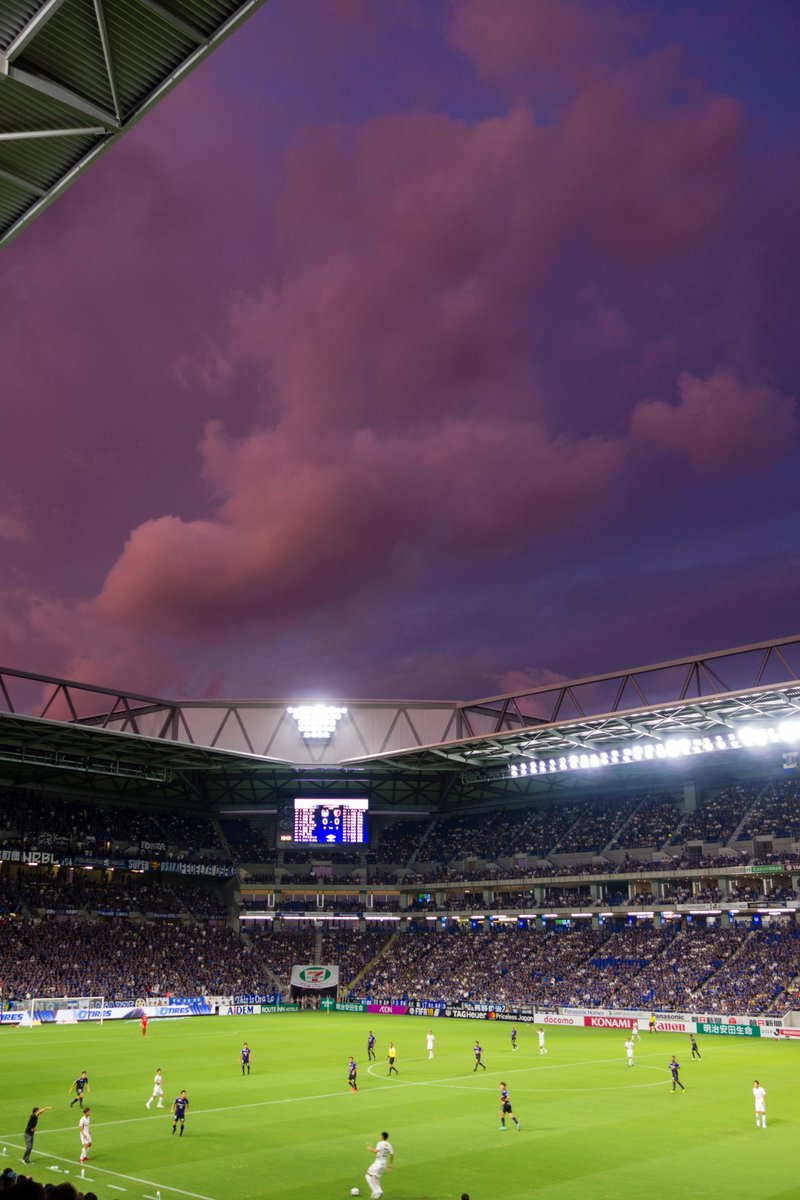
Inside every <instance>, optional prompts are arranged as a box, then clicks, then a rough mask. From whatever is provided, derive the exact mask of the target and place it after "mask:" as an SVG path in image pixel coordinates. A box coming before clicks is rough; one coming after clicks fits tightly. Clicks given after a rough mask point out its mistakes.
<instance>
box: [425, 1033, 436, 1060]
mask: <svg viewBox="0 0 800 1200" xmlns="http://www.w3.org/2000/svg"><path fill="white" fill-rule="evenodd" d="M434 1040H435V1039H434V1034H433V1030H432V1029H429V1030H428V1032H427V1033H426V1035H425V1049H426V1050H427V1051H428V1058H433V1043H434Z"/></svg>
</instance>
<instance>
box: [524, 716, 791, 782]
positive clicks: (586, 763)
mask: <svg viewBox="0 0 800 1200" xmlns="http://www.w3.org/2000/svg"><path fill="white" fill-rule="evenodd" d="M798 742H800V721H782V722H781V723H780V725H775V726H766V727H764V726H753V725H750V726H748V725H744V726H742V727H741V728H739V729H737V731H736V732H735V733H732V732H730V733H724V734H722V733H717V734H714V736H713V737H672V738H665V739H664V740H663V741H649V742H634V743H632V744H630V745H627V746H620V747H612V748H611V749H609V750H583V751H580V752H576V753H574V754H562V755H559V756H558V757H553V758H539V759H536V758H531V759H524V760H522V761H521V762H514V763H510V764H509V767H508V773H507V778H509V779H524V778H525V777H526V776H540V775H555V774H559V773H561V772H564V771H587V770H595V769H597V768H602V767H616V766H626V765H630V764H635V763H643V762H655V761H658V760H664V759H679V758H689V757H691V756H692V755H698V754H714V753H717V752H719V751H723V750H748V749H759V748H764V747H768V746H794V745H797V744H798Z"/></svg>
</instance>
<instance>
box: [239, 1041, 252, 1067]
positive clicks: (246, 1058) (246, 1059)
mask: <svg viewBox="0 0 800 1200" xmlns="http://www.w3.org/2000/svg"><path fill="white" fill-rule="evenodd" d="M241 1057H242V1074H243V1075H244V1074H245V1073H246V1074H248V1075H249V1074H250V1047H249V1046H248V1044H247V1042H245V1044H244V1045H243V1046H242V1055H241Z"/></svg>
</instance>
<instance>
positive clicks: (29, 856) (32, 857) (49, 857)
mask: <svg viewBox="0 0 800 1200" xmlns="http://www.w3.org/2000/svg"><path fill="white" fill-rule="evenodd" d="M0 860H1V861H2V862H26V863H57V862H60V861H61V859H60V858H59V856H58V855H57V854H52V853H51V852H50V851H49V850H5V849H3V850H0Z"/></svg>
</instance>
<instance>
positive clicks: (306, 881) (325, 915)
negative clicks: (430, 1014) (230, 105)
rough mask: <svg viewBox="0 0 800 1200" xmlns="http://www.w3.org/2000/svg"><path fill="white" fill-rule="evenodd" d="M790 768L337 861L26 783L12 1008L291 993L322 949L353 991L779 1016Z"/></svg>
mask: <svg viewBox="0 0 800 1200" xmlns="http://www.w3.org/2000/svg"><path fill="white" fill-rule="evenodd" d="M777 770H780V771H781V772H783V770H784V768H783V764H782V763H781V764H778V765H777V768H775V767H774V768H773V769H772V770H771V771H769V772H767V775H768V776H771V777H763V778H758V779H752V778H751V779H748V780H747V781H739V782H734V781H731V780H728V781H727V782H725V781H724V778H723V777H722V776H721V775H720V774H719V773H717V775H716V777H714V778H709V779H708V782H707V785H706V786H705V787H704V788H701V789H697V790H696V791H695V793H694V795H693V803H692V804H691V805H687V804H686V802H685V798H684V796H683V792H682V784H679V783H676V781H675V779H674V778H673V779H672V780H671V781H670V782H671V786H670V787H669V788H665V787H663V786H662V787H659V788H652V789H637V790H634V791H631V790H630V788H629V787H628V788H627V790H625V791H614V790H610V789H608V788H605V789H604V790H603V792H602V794H595V795H592V796H591V797H586V796H585V795H581V796H579V797H570V796H569V795H566V796H565V797H564V798H563V799H558V800H547V801H543V802H539V803H527V804H520V803H519V802H518V801H516V803H515V806H514V807H510V806H503V805H498V804H497V802H496V800H494V801H493V802H492V803H491V804H490V805H489V806H485V807H484V808H483V809H481V808H480V807H479V806H475V807H474V810H473V811H459V812H455V813H453V812H443V813H439V814H430V812H425V813H420V814H419V815H418V816H414V815H408V814H407V813H406V814H405V815H402V816H397V817H394V816H392V814H391V813H384V814H381V819H380V820H379V819H378V818H377V815H376V819H375V821H374V822H373V828H374V830H375V833H374V835H373V836H371V837H370V839H369V841H368V842H367V843H366V844H365V845H363V846H361V847H359V848H353V847H350V848H347V849H346V850H344V852H340V853H339V854H337V853H335V852H334V851H332V849H331V848H330V847H328V846H314V847H310V848H302V847H298V846H296V845H292V846H290V847H286V846H283V847H282V846H281V844H280V843H279V842H278V840H277V838H276V817H275V814H274V813H263V814H261V813H253V814H250V815H243V814H241V813H239V814H236V815H230V814H226V813H225V812H223V811H216V812H203V811H200V810H199V809H198V808H197V807H196V806H195V807H191V806H189V805H184V806H183V807H176V806H175V805H174V804H173V803H170V804H169V805H161V806H159V804H158V803H157V802H154V803H150V804H148V805H147V806H146V807H144V806H142V805H141V804H139V805H137V806H131V805H129V804H123V803H121V802H120V803H113V802H110V801H101V800H99V799H97V798H96V797H92V798H87V797H80V796H79V795H76V794H71V795H62V796H56V795H52V794H48V793H44V792H39V791H37V790H36V789H35V788H34V787H33V786H28V787H19V786H17V787H14V788H9V789H7V790H5V791H4V792H2V793H1V794H0V830H1V832H0V841H1V845H2V856H3V860H4V861H3V863H2V874H0V909H1V910H2V917H1V918H0V977H2V979H3V998H4V1004H5V1006H6V1007H7V1008H8V1007H12V1008H13V1007H14V1006H15V1005H19V1004H21V1003H23V1004H24V1002H25V999H26V998H28V997H31V996H39V997H42V996H66V995H96V996H103V997H105V998H106V1000H107V1001H108V1002H131V1003H134V1002H138V1003H141V1002H142V1001H143V1000H145V1001H147V1000H150V999H151V998H157V997H165V996H170V995H178V996H184V997H186V996H210V995H211V996H241V995H248V994H253V995H263V994H271V995H274V994H283V995H287V994H288V993H289V991H290V976H291V971H292V967H293V966H294V965H295V964H298V963H312V962H313V963H335V964H337V965H338V967H339V972H340V974H339V995H340V998H341V999H343V1000H347V999H351V1000H368V1001H371V1002H373V1003H392V1002H394V1003H399V1002H411V1001H420V1000H424V1001H425V1002H428V1003H431V1002H434V1003H435V1002H444V1003H448V1004H482V1005H492V1006H502V1005H504V1006H508V1007H510V1008H512V1009H514V1010H518V1011H524V1010H526V1009H530V1010H531V1011H532V1010H534V1009H535V1010H536V1011H539V1012H541V1011H547V1010H552V1011H559V1010H561V1009H562V1008H565V1007H566V1008H569V1007H579V1008H584V1009H586V1008H588V1009H591V1008H599V1009H604V1010H623V1009H624V1010H647V1011H649V1010H657V1011H659V1012H678V1011H694V1012H715V1013H717V1012H735V1013H738V1014H759V1015H761V1016H770V1015H772V1016H782V1015H783V1014H785V1013H786V1012H787V1011H789V1010H792V1009H793V1008H795V1007H798V994H797V989H798V986H799V985H800V981H799V980H798V968H799V966H800V953H799V952H800V928H799V927H798V924H797V910H798V900H799V899H800V897H798V887H799V886H800V855H798V836H800V832H799V830H800V780H798V779H797V778H796V777H795V776H794V774H790V775H785V774H782V775H778V774H777V773H776V771H777ZM81 863H84V864H88V865H76V864H81ZM119 863H122V864H126V865H123V866H120V865H107V864H119ZM132 863H137V864H138V865H137V866H136V867H135V868H131V866H130V864H132ZM88 933H90V934H91V936H86V934H88Z"/></svg>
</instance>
